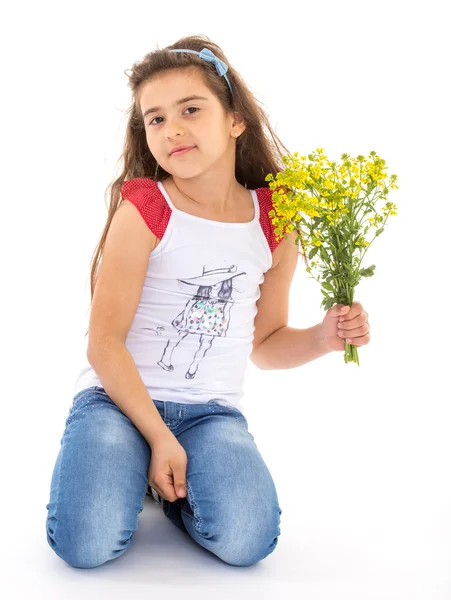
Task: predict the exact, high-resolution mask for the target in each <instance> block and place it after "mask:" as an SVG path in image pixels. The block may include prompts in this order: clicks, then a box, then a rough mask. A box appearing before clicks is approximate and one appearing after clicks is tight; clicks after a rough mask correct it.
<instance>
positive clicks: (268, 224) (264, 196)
mask: <svg viewBox="0 0 451 600" xmlns="http://www.w3.org/2000/svg"><path fill="white" fill-rule="evenodd" d="M255 191H256V192H257V197H258V202H259V204H260V225H261V228H262V229H263V233H264V234H265V237H266V239H267V240H268V245H269V248H270V250H271V252H274V250H275V249H276V248H277V246H278V245H279V244H280V242H281V241H282V240H283V238H281V239H280V240H278V241H277V240H276V234H275V232H274V230H275V225H273V223H272V221H271V217H270V216H269V214H268V213H269V212H270V211H271V210H273V209H274V206H273V203H272V194H273V191H272V190H270V189H269V188H266V187H261V188H257V189H256V190H255Z"/></svg>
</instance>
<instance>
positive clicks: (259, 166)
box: [85, 35, 290, 336]
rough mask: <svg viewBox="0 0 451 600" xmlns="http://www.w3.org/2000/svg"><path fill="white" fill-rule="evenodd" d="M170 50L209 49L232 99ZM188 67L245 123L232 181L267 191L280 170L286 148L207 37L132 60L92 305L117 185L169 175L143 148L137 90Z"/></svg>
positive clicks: (202, 65)
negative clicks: (118, 164)
mask: <svg viewBox="0 0 451 600" xmlns="http://www.w3.org/2000/svg"><path fill="white" fill-rule="evenodd" d="M175 48H187V49H190V50H196V51H198V52H200V51H201V50H202V48H208V49H209V50H211V51H212V52H213V53H214V54H215V56H217V57H218V58H220V59H221V60H223V61H224V62H225V63H227V65H228V70H227V77H228V79H229V81H230V84H231V86H232V89H233V96H232V94H231V93H230V89H229V87H228V84H227V81H226V80H225V78H224V77H220V76H219V75H218V73H217V71H216V68H215V67H214V66H213V65H212V64H211V63H208V62H206V61H204V60H202V59H201V58H200V57H199V56H198V55H197V54H193V53H191V52H167V50H171V49H175ZM193 66H194V67H197V68H198V69H199V70H200V72H201V73H202V75H203V78H204V81H205V85H206V86H207V87H208V88H209V89H210V91H211V92H212V93H213V94H215V95H216V96H217V98H218V99H219V101H220V102H221V104H222V106H223V107H224V110H225V111H226V112H229V113H230V112H232V113H233V112H238V113H239V114H240V115H241V116H242V118H243V120H244V122H245V124H246V129H245V130H244V131H243V133H241V135H240V136H239V137H238V138H237V140H236V161H235V177H236V180H237V181H238V182H239V183H240V184H241V185H243V186H244V187H246V188H248V189H256V188H259V187H269V184H268V182H266V181H265V177H266V175H267V174H268V173H272V175H273V176H274V177H275V176H276V173H277V172H278V171H282V170H283V169H284V168H285V165H284V164H283V161H282V156H284V155H285V154H290V152H289V150H288V149H287V148H286V147H285V146H284V145H283V143H282V142H281V141H280V139H279V138H278V136H277V135H276V133H275V132H274V130H273V129H272V127H271V125H270V123H269V119H268V116H267V114H266V112H265V111H264V110H263V108H261V106H260V105H259V102H258V100H257V99H256V98H255V97H254V95H253V94H252V92H251V91H250V90H249V88H248V87H247V85H246V84H245V82H244V81H243V79H242V78H241V76H240V75H239V73H238V72H237V71H236V70H235V69H234V68H233V67H232V66H231V65H230V64H229V62H228V61H227V59H226V57H225V55H224V53H223V51H222V50H221V48H220V47H219V46H218V45H217V44H214V43H213V42H212V41H211V40H210V39H209V38H208V37H207V36H205V35H198V36H197V35H196V36H187V37H183V38H180V39H179V40H177V41H176V42H175V43H174V44H172V45H171V46H166V47H165V48H163V49H159V48H158V47H157V49H156V50H153V51H152V52H150V53H149V54H147V55H146V56H144V58H143V59H142V60H141V61H139V62H135V63H134V64H133V66H132V68H131V69H130V71H131V73H130V74H128V73H127V70H126V71H125V74H126V75H127V77H128V78H129V83H128V85H129V87H130V88H131V90H132V104H131V106H130V108H129V109H128V110H127V114H128V115H129V116H128V122H127V126H126V132H125V143H124V150H123V153H122V154H121V156H120V159H123V170H122V173H121V175H120V176H119V177H118V178H117V179H115V180H114V181H113V182H112V183H111V184H110V185H109V186H108V188H107V191H108V189H109V190H110V203H109V206H108V217H107V220H106V224H105V228H104V230H103V232H102V235H101V237H100V240H99V242H98V244H97V246H96V248H95V250H94V253H93V256H92V259H91V304H92V299H93V296H94V288H95V284H96V279H97V273H98V269H99V265H100V261H101V257H102V254H103V249H104V245H105V240H106V237H107V234H108V230H109V228H110V224H111V221H112V219H113V216H114V213H115V212H116V210H117V208H118V206H119V203H120V201H121V191H120V190H121V187H122V184H123V183H124V181H126V180H129V179H133V178H135V177H149V178H150V179H152V180H154V181H164V180H165V179H166V178H167V177H169V176H170V173H168V172H167V171H165V170H164V169H163V168H162V167H161V166H160V165H158V164H157V161H156V160H155V158H154V156H153V155H152V153H151V152H150V150H149V147H148V145H147V140H146V132H145V124H144V119H143V115H142V111H141V107H140V102H139V99H140V92H141V90H142V87H143V85H144V84H145V83H146V82H148V81H149V80H151V79H152V77H153V76H154V75H157V74H159V73H162V72H163V71H168V70H169V69H180V68H183V67H190V68H192V67H193ZM265 130H266V131H265ZM88 331H89V330H88ZM88 331H87V332H86V334H85V336H86V335H87V334H88Z"/></svg>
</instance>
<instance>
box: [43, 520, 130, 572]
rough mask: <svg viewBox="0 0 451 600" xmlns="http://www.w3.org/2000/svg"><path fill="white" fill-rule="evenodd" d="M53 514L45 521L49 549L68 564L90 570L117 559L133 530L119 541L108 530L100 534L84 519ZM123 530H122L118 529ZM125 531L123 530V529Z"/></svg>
mask: <svg viewBox="0 0 451 600" xmlns="http://www.w3.org/2000/svg"><path fill="white" fill-rule="evenodd" d="M55 525H56V520H55V518H54V517H51V518H48V519H47V522H46V533H47V542H48V544H49V546H50V547H51V548H52V550H53V551H54V552H55V554H57V556H59V557H60V558H62V559H63V560H64V561H65V562H66V563H67V564H68V565H70V566H71V567H76V568H79V569H92V568H94V567H99V566H100V565H102V564H104V563H106V562H107V561H109V560H113V559H114V558H118V557H119V556H121V555H122V554H123V553H124V552H125V551H126V550H127V549H128V547H129V545H130V542H131V538H132V536H133V532H131V533H129V534H128V537H125V538H124V539H122V540H119V538H118V537H117V536H115V535H114V533H113V532H112V531H110V530H109V529H108V530H107V531H105V530H103V532H102V533H100V530H99V528H98V527H95V525H94V524H93V527H90V526H89V524H88V523H86V522H83V523H81V522H79V523H78V525H77V524H75V523H74V522H73V521H70V522H69V520H68V521H62V520H61V519H58V525H57V527H55ZM122 531H123V530H122ZM124 533H126V532H124Z"/></svg>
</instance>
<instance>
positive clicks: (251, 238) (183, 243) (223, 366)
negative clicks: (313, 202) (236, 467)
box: [74, 177, 281, 410]
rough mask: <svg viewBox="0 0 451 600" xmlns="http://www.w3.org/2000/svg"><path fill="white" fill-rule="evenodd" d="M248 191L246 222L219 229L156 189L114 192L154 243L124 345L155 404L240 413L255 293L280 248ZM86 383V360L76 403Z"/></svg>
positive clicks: (263, 193)
mask: <svg viewBox="0 0 451 600" xmlns="http://www.w3.org/2000/svg"><path fill="white" fill-rule="evenodd" d="M249 192H250V194H251V195H252V199H253V201H254V209H255V214H254V218H253V220H252V221H249V222H247V223H224V222H217V221H212V220H209V219H204V218H201V217H197V216H194V215H190V214H188V213H185V212H183V211H181V210H179V209H177V208H176V207H175V206H174V205H173V203H172V201H171V199H170V197H169V195H168V194H167V192H166V190H165V188H164V186H163V185H162V183H161V182H156V181H154V180H152V179H150V178H147V177H140V178H135V179H131V180H129V181H126V182H125V183H124V184H123V186H122V189H121V194H122V197H123V198H125V199H127V200H129V201H130V202H132V203H133V204H134V205H135V206H136V207H137V209H138V210H139V212H140V214H141V216H142V218H143V219H144V221H145V222H146V224H147V225H148V227H149V228H150V229H151V230H152V231H153V233H154V234H155V235H156V236H157V238H158V239H159V240H160V243H159V244H158V246H157V247H156V248H155V250H153V251H152V252H151V253H150V255H149V265H148V269H147V274H146V277H145V281H144V285H143V289H142V294H141V298H140V301H139V305H138V308H137V311H136V314H135V317H134V320H133V322H132V324H131V327H130V331H129V333H128V336H127V339H126V342H125V344H126V347H127V349H128V351H129V352H130V354H131V356H132V357H133V360H134V362H135V364H136V367H137V369H138V371H139V373H140V375H141V378H142V380H143V382H144V385H145V386H146V388H147V390H148V391H149V394H150V396H151V397H152V398H153V399H154V400H165V401H166V400H170V401H172V402H181V403H199V402H208V401H209V400H211V399H216V400H218V402H219V403H221V404H223V405H227V406H233V407H236V408H238V409H240V410H242V405H241V403H240V400H241V398H242V396H243V382H244V375H245V370H246V367H247V360H248V358H249V356H250V354H251V352H252V341H253V335H254V318H255V315H256V314H257V308H256V302H257V300H258V299H259V297H260V287H259V286H260V284H261V283H263V280H264V274H265V273H266V271H267V270H268V269H269V268H270V267H271V265H272V252H273V251H274V249H275V248H276V246H277V245H278V243H280V241H281V240H279V241H276V239H275V234H274V225H273V224H272V223H271V217H269V215H268V212H269V211H270V210H272V209H273V206H272V200H271V198H272V191H271V190H270V189H269V188H257V189H256V190H249ZM93 385H97V386H102V382H101V381H100V379H99V378H98V377H97V375H96V373H95V371H94V370H93V368H92V367H91V365H90V364H89V362H88V360H87V358H86V359H85V364H84V365H83V366H82V369H81V371H80V373H79V375H78V377H77V379H76V381H75V386H74V395H75V394H76V393H78V392H79V391H81V390H82V389H84V388H87V387H90V386H93Z"/></svg>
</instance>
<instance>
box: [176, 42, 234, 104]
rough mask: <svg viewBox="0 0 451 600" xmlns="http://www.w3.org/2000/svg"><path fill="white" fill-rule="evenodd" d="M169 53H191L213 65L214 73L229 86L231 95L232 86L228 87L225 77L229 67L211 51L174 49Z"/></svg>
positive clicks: (205, 49)
mask: <svg viewBox="0 0 451 600" xmlns="http://www.w3.org/2000/svg"><path fill="white" fill-rule="evenodd" d="M169 52H192V53H193V54H198V55H199V56H200V58H202V59H203V60H206V61H207V62H211V63H213V64H214V66H215V67H216V71H217V72H218V74H219V75H221V76H223V77H224V79H225V80H226V81H227V83H228V84H229V88H230V92H231V93H232V95H233V90H232V86H231V85H230V81H229V78H228V77H227V75H226V72H227V69H228V68H229V67H228V66H227V65H226V63H225V62H224V61H223V60H221V59H220V58H218V57H217V56H215V55H214V54H213V52H212V51H211V50H209V49H208V48H203V49H202V50H201V51H200V52H197V50H188V49H187V48H176V49H175V50H169Z"/></svg>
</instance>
